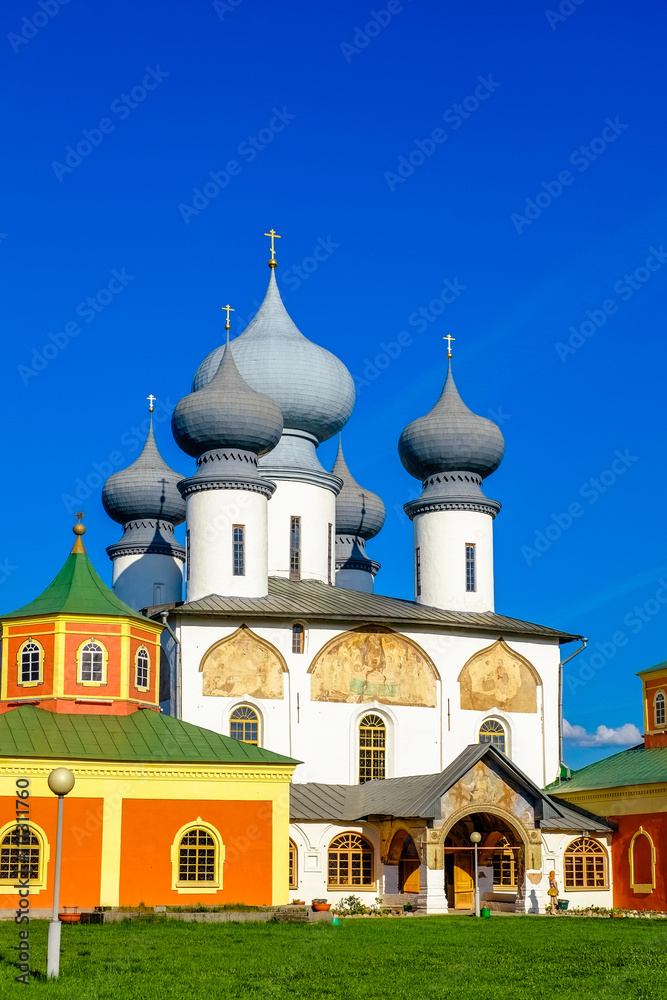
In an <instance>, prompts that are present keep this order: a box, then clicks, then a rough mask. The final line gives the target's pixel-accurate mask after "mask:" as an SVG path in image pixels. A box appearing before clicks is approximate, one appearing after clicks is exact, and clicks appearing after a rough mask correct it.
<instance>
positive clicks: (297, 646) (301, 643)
mask: <svg viewBox="0 0 667 1000" xmlns="http://www.w3.org/2000/svg"><path fill="white" fill-rule="evenodd" d="M305 639H306V630H305V628H304V627H303V625H300V624H299V623H298V622H297V623H295V624H294V625H292V652H293V653H303V650H304V647H305Z"/></svg>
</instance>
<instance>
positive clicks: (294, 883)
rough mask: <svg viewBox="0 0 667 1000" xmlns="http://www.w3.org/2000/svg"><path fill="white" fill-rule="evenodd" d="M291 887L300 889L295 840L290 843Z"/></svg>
mask: <svg viewBox="0 0 667 1000" xmlns="http://www.w3.org/2000/svg"><path fill="white" fill-rule="evenodd" d="M289 887H290V889H298V888H299V872H298V868H297V853H296V844H295V843H294V841H293V840H290V842H289Z"/></svg>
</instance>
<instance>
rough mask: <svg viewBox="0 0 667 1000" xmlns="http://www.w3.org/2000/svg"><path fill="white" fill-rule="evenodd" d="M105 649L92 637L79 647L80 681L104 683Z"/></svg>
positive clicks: (82, 682)
mask: <svg viewBox="0 0 667 1000" xmlns="http://www.w3.org/2000/svg"><path fill="white" fill-rule="evenodd" d="M105 652H106V651H105V649H104V646H102V645H101V643H99V642H96V641H95V640H94V639H91V640H90V641H89V642H86V643H84V644H83V646H81V647H80V649H79V683H80V684H104V682H105V676H104V675H105V669H104V667H105V659H106V656H105Z"/></svg>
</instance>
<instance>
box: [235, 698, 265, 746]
mask: <svg viewBox="0 0 667 1000" xmlns="http://www.w3.org/2000/svg"><path fill="white" fill-rule="evenodd" d="M229 735H230V736H231V738H232V739H233V740H241V742H242V743H252V744H253V745H254V746H259V716H258V715H257V712H255V711H254V709H252V708H250V706H249V705H239V707H238V708H235V709H234V711H233V712H232V714H231V715H230V717H229Z"/></svg>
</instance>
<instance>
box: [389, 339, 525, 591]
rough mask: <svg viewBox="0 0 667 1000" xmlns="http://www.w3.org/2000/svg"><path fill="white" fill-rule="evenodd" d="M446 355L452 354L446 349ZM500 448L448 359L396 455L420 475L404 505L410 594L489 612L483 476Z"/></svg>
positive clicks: (489, 521)
mask: <svg viewBox="0 0 667 1000" xmlns="http://www.w3.org/2000/svg"><path fill="white" fill-rule="evenodd" d="M448 358H450V359H451V352H448ZM504 450H505V441H504V439H503V435H502V433H501V432H500V429H499V428H498V427H497V426H496V424H494V423H493V421H492V420H487V418H486V417H480V416H477V414H475V413H473V412H472V411H471V410H469V409H468V407H467V406H466V405H465V403H464V402H463V400H462V399H461V397H460V396H459V392H458V389H457V388H456V385H455V383H454V377H453V375H452V363H451V360H450V361H449V364H448V370H447V378H446V381H445V385H444V388H443V390H442V393H441V395H440V398H439V400H438V402H437V403H436V404H435V406H434V407H433V409H432V410H431V411H430V412H429V413H427V414H426V416H424V417H420V418H419V419H418V420H414V421H413V422H412V423H411V424H409V425H408V426H407V427H406V428H405V430H404V431H403V433H402V434H401V437H400V440H399V442H398V453H399V455H400V458H401V461H402V463H403V465H404V466H405V468H406V469H407V470H408V472H409V473H410V475H411V476H414V477H415V478H416V479H420V480H421V481H422V486H423V491H422V494H421V496H420V497H419V498H418V499H417V500H411V501H410V502H409V503H406V504H405V506H404V508H403V509H404V510H405V513H406V514H407V515H408V517H409V518H410V520H411V521H412V523H413V526H414V560H415V562H414V565H415V600H416V601H417V602H418V603H420V604H429V605H432V606H433V607H436V608H445V609H447V610H452V611H493V608H494V596H493V591H494V584H493V519H494V518H495V516H496V514H497V513H498V511H499V510H500V504H499V503H498V501H497V500H489V499H488V497H486V496H485V495H484V493H483V492H482V480H483V479H485V478H486V477H487V476H490V475H491V473H492V472H494V471H495V469H497V468H498V466H499V465H500V463H501V461H502V457H503V453H504Z"/></svg>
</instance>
